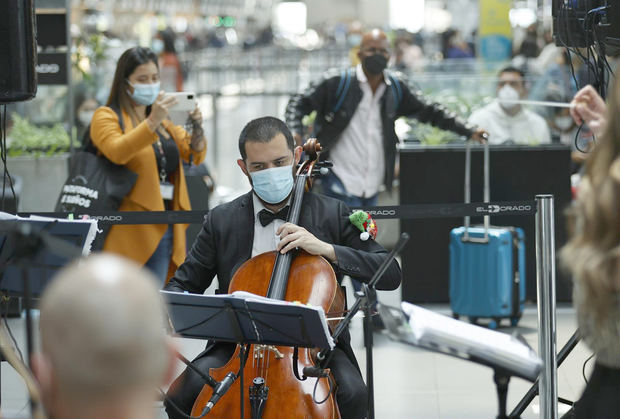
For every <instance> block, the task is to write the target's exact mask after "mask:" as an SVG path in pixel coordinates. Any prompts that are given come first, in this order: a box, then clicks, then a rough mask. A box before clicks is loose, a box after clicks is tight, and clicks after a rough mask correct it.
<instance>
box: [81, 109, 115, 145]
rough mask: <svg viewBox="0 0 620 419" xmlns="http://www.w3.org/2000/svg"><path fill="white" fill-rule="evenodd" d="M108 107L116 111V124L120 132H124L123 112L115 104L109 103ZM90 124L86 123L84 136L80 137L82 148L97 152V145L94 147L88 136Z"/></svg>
mask: <svg viewBox="0 0 620 419" xmlns="http://www.w3.org/2000/svg"><path fill="white" fill-rule="evenodd" d="M109 108H110V109H112V110H113V111H114V113H116V116H117V117H118V125H120V127H121V132H123V133H124V132H125V123H124V122H123V113H122V112H121V110H120V108H119V107H118V106H116V105H115V104H112V105H110V106H109ZM90 125H91V124H88V127H86V131H85V132H84V136H83V137H82V150H84V151H88V152H90V153H95V154H97V147H95V145H94V144H93V140H92V139H91V138H90Z"/></svg>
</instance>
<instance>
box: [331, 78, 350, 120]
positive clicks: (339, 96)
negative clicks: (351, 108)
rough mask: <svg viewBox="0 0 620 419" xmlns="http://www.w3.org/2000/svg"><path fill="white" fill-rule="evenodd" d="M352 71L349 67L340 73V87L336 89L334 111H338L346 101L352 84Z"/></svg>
mask: <svg viewBox="0 0 620 419" xmlns="http://www.w3.org/2000/svg"><path fill="white" fill-rule="evenodd" d="M351 73H352V70H351V69H350V68H349V69H347V70H342V73H341V74H340V81H339V82H338V89H337V90H336V103H335V105H334V108H333V109H332V113H336V112H338V111H339V110H340V108H341V107H342V104H343V103H344V98H345V97H346V96H347V93H348V92H349V87H350V86H351V77H352V75H351Z"/></svg>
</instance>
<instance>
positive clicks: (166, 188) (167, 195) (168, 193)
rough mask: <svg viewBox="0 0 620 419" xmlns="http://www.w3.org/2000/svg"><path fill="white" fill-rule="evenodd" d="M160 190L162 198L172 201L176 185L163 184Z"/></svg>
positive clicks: (160, 185)
mask: <svg viewBox="0 0 620 419" xmlns="http://www.w3.org/2000/svg"><path fill="white" fill-rule="evenodd" d="M159 190H160V191H161V197H162V198H164V199H165V200H166V201H170V200H171V199H172V197H173V196H174V185H173V184H172V183H170V182H161V183H160V184H159Z"/></svg>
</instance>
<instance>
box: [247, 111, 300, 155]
mask: <svg viewBox="0 0 620 419" xmlns="http://www.w3.org/2000/svg"><path fill="white" fill-rule="evenodd" d="M278 134H282V135H284V138H286V144H287V145H288V148H289V149H290V150H291V151H294V150H295V139H294V138H293V134H291V130H290V129H289V128H288V126H286V124H285V123H284V122H283V121H281V120H279V119H278V118H274V117H273V116H264V117H262V118H257V119H253V120H252V121H250V122H248V123H247V124H246V126H245V127H243V130H241V134H240V135H239V153H241V158H242V159H243V160H245V159H246V157H247V154H246V152H245V143H247V142H256V143H268V142H269V141H271V140H273V138H274V137H275V136H276V135H278Z"/></svg>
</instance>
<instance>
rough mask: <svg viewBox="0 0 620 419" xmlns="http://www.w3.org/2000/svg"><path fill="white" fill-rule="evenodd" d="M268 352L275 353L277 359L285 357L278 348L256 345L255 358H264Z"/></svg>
mask: <svg viewBox="0 0 620 419" xmlns="http://www.w3.org/2000/svg"><path fill="white" fill-rule="evenodd" d="M266 350H267V351H269V352H273V353H274V355H275V357H276V359H281V358H284V355H282V352H280V351H279V350H278V348H276V347H275V346H273V345H254V358H255V359H261V358H263V356H264V353H265V351H266Z"/></svg>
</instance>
